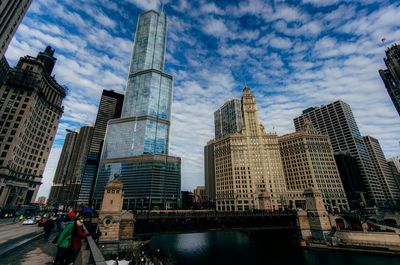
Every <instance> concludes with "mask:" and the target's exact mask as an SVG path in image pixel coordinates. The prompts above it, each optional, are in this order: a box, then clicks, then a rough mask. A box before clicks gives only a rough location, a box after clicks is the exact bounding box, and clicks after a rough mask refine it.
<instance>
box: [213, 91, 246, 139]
mask: <svg viewBox="0 0 400 265" xmlns="http://www.w3.org/2000/svg"><path fill="white" fill-rule="evenodd" d="M214 127H215V139H219V138H221V137H222V136H225V135H227V134H230V133H235V132H239V131H240V130H241V129H242V127H243V115H242V102H241V101H240V99H231V100H228V101H226V102H225V103H224V105H223V106H222V107H221V108H219V109H218V110H217V111H216V112H214Z"/></svg>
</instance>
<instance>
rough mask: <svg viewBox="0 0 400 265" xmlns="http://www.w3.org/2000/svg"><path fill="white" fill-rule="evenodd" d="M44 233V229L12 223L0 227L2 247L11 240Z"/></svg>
mask: <svg viewBox="0 0 400 265" xmlns="http://www.w3.org/2000/svg"><path fill="white" fill-rule="evenodd" d="M42 231H43V227H38V226H37V225H22V223H12V221H11V222H7V223H2V224H1V225H0V246H1V245H2V244H4V243H8V242H10V240H13V239H17V238H20V237H23V236H29V235H32V234H36V233H40V232H42Z"/></svg>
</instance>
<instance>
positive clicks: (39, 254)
mask: <svg viewBox="0 0 400 265" xmlns="http://www.w3.org/2000/svg"><path fill="white" fill-rule="evenodd" d="M12 221H13V219H2V220H1V221H0V264H1V265H7V264H13V265H14V264H32V265H36V264H41V265H43V264H52V262H53V260H54V257H55V255H56V252H57V247H56V246H55V245H54V244H52V243H50V242H51V240H52V239H53V238H54V237H55V234H53V235H52V236H51V237H50V242H47V241H44V240H43V227H38V226H37V225H22V223H13V222H12Z"/></svg>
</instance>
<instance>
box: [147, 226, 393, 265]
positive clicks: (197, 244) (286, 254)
mask: <svg viewBox="0 0 400 265" xmlns="http://www.w3.org/2000/svg"><path fill="white" fill-rule="evenodd" d="M149 247H150V248H151V249H152V250H153V251H156V250H157V249H160V253H161V255H162V257H163V258H162V259H163V260H164V261H165V262H164V263H167V264H185V265H197V264H199V265H200V264H201V265H213V264H218V265H224V264H227V265H228V264H229V265H232V264H266V265H318V264H323V265H347V264H349V265H400V255H390V254H375V253H365V252H352V251H343V250H327V249H301V248H299V247H297V244H296V240H295V237H294V236H293V235H292V234H291V233H289V232H282V231H274V232H271V231H269V232H267V231H259V232H253V233H251V234H249V233H245V232H206V233H192V234H164V235H157V236H154V237H153V238H152V240H151V242H150V244H149Z"/></svg>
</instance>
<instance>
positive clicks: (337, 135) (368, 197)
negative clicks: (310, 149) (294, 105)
mask: <svg viewBox="0 0 400 265" xmlns="http://www.w3.org/2000/svg"><path fill="white" fill-rule="evenodd" d="M305 119H308V120H310V121H311V123H312V124H313V126H314V127H315V128H316V129H317V130H318V132H320V133H321V134H325V135H328V136H329V140H330V142H331V145H332V149H333V152H334V154H337V153H343V152H344V153H349V154H350V155H351V156H352V157H354V158H355V159H356V161H357V166H358V168H359V170H360V172H361V176H362V181H363V183H364V185H363V186H364V187H365V189H366V191H367V194H363V193H362V192H363V191H357V192H355V194H357V195H359V196H360V197H359V198H358V199H359V200H364V202H363V204H364V205H368V206H373V205H376V206H378V207H382V206H384V204H385V202H386V197H385V195H384V193H383V191H382V188H381V185H380V183H379V180H378V178H377V177H376V175H375V171H374V168H373V166H372V163H371V159H370V157H369V156H368V153H367V151H366V147H365V144H364V142H363V139H362V136H361V133H360V131H359V129H358V126H357V123H356V120H355V118H354V115H353V112H352V110H351V108H350V105H348V104H347V103H345V102H343V101H342V100H337V101H335V102H332V103H330V104H328V105H322V106H320V107H311V108H308V109H305V110H303V114H302V115H301V116H299V117H297V118H295V119H294V125H295V128H296V131H300V130H302V128H303V126H304V120H305ZM341 177H342V176H341ZM343 177H345V176H343ZM345 188H346V186H345ZM346 192H347V191H346ZM353 193H354V192H353ZM364 195H365V196H364Z"/></svg>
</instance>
